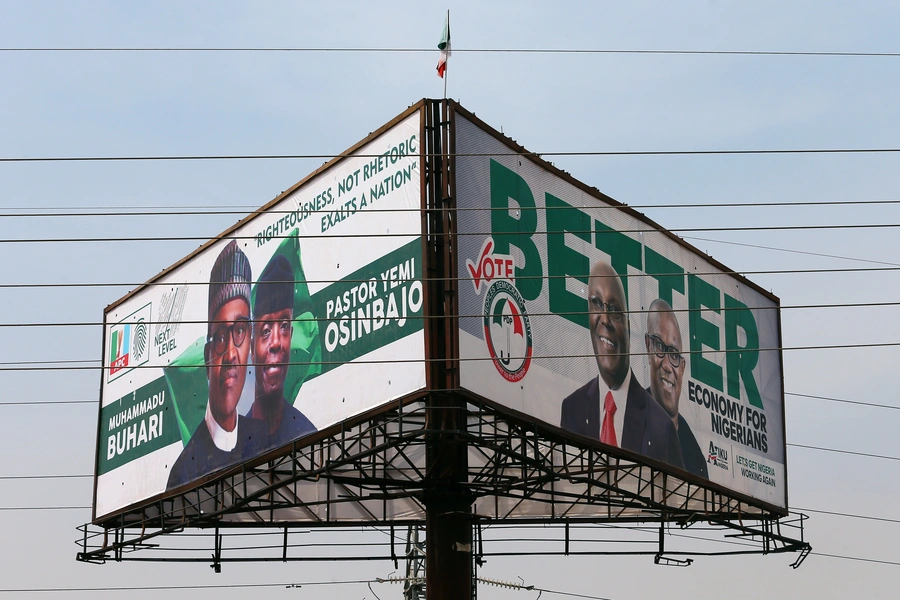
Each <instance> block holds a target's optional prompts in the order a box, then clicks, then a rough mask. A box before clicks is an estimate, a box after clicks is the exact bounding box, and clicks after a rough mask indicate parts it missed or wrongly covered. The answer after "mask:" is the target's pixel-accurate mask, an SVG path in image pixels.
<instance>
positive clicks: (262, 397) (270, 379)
mask: <svg viewBox="0 0 900 600" xmlns="http://www.w3.org/2000/svg"><path fill="white" fill-rule="evenodd" d="M292 317H293V311H292V310H291V309H290V308H285V309H282V310H279V311H276V312H273V313H268V314H265V315H262V316H260V317H258V318H257V320H256V323H254V325H253V362H254V364H255V371H256V400H257V401H262V403H263V404H264V405H266V406H270V407H279V408H280V407H281V399H282V398H283V397H284V380H285V378H286V377H287V371H288V363H290V358H291V335H292V334H293V326H292V324H291V318H292Z"/></svg>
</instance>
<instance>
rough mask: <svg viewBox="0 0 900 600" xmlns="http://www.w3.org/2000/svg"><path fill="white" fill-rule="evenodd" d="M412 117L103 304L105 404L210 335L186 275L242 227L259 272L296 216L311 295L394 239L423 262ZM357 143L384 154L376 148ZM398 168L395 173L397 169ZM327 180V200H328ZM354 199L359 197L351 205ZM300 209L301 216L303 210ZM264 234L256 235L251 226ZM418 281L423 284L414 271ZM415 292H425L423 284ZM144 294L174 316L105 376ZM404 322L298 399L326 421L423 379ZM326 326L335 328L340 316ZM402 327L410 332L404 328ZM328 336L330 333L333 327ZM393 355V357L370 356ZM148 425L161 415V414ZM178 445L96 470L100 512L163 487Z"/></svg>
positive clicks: (160, 314) (168, 420) (417, 340)
mask: <svg viewBox="0 0 900 600" xmlns="http://www.w3.org/2000/svg"><path fill="white" fill-rule="evenodd" d="M419 122H420V118H419V114H418V113H414V114H412V115H410V116H409V117H407V118H405V119H404V120H402V121H401V122H399V123H398V124H396V125H395V126H394V127H392V128H391V129H390V130H388V131H387V132H385V133H383V134H382V135H381V136H379V137H377V138H375V139H373V140H372V141H371V142H369V143H367V144H366V145H364V146H362V147H360V148H359V149H358V150H356V151H355V152H354V153H353V155H352V156H350V157H348V158H346V159H344V160H342V161H340V162H338V163H337V164H336V165H335V166H333V167H331V168H330V169H328V170H327V171H325V172H323V173H321V174H319V175H317V176H315V177H313V178H312V179H310V180H309V181H307V182H306V183H305V184H304V185H302V186H301V187H300V188H298V189H296V190H294V191H293V192H291V193H290V194H288V195H287V196H286V197H285V198H283V199H282V200H281V201H280V202H279V203H278V204H276V205H274V206H272V207H270V208H269V209H268V211H267V212H266V213H264V214H261V215H259V216H257V217H254V218H252V219H250V220H248V221H247V222H246V223H245V224H243V225H242V226H241V227H240V228H238V229H237V230H235V231H233V232H231V233H229V237H228V238H223V239H221V240H219V241H217V242H216V243H214V244H212V245H211V246H209V247H208V248H206V249H205V250H203V251H202V252H200V253H199V254H197V255H195V256H193V257H191V258H190V260H188V261H186V262H184V263H183V264H181V265H179V266H178V267H177V268H175V269H174V270H172V271H171V272H169V273H167V274H166V275H165V276H163V277H162V278H160V279H159V280H157V281H155V282H154V283H153V285H149V286H147V287H145V288H143V289H141V290H139V291H138V292H137V293H136V294H134V295H133V296H131V297H130V298H128V300H126V301H125V302H123V303H122V304H119V305H118V306H115V308H113V309H112V310H111V311H109V312H107V313H106V315H105V319H106V324H107V325H106V327H105V344H106V347H105V352H104V368H105V372H104V373H105V374H104V378H103V383H102V391H101V410H103V408H107V409H108V408H110V407H112V408H114V407H113V406H112V405H113V404H115V403H116V402H118V401H119V399H120V398H124V397H127V396H129V395H130V394H134V393H135V392H136V390H138V389H139V388H141V387H142V386H145V385H148V384H151V383H152V382H154V381H157V380H159V378H160V377H162V375H163V372H164V371H163V368H164V367H165V366H166V365H167V364H169V362H170V361H171V360H173V359H174V358H175V357H176V356H178V354H179V353H180V352H183V351H184V350H185V349H187V348H188V347H190V346H191V345H192V344H195V343H197V341H198V340H200V339H201V338H205V336H206V335H207V324H206V323H205V322H204V321H206V319H207V318H208V317H207V310H208V308H207V304H208V287H207V286H206V285H191V284H192V283H193V284H196V283H208V282H209V277H210V269H211V267H212V265H213V263H214V261H215V260H216V257H217V256H218V255H219V253H220V252H221V250H222V248H224V247H225V245H226V244H228V243H229V241H230V240H231V239H237V242H238V244H239V247H240V249H241V250H242V251H243V252H244V253H245V254H246V256H247V257H248V259H249V262H250V265H251V269H252V276H253V281H254V282H255V281H256V279H257V278H258V276H259V275H260V273H261V272H262V270H263V268H264V266H265V265H266V263H267V261H268V260H269V259H270V258H271V256H272V254H273V252H274V251H275V250H276V248H277V247H278V245H279V243H280V242H281V241H282V240H281V239H280V238H279V237H278V236H284V235H286V234H287V233H288V232H290V231H292V230H293V229H294V228H298V229H299V245H300V250H301V252H302V266H303V269H304V271H305V274H306V278H307V280H308V281H309V284H308V285H309V293H310V295H311V296H315V294H316V293H317V292H321V291H322V290H324V289H326V288H327V287H328V286H329V285H330V283H331V282H337V281H339V280H341V279H344V278H348V277H349V276H351V274H353V273H355V272H356V271H358V270H360V269H364V268H366V267H367V266H369V265H372V264H373V263H374V261H377V259H379V258H382V257H385V256H386V255H389V254H391V253H392V252H397V251H398V249H401V248H402V249H405V251H407V252H415V258H414V261H415V262H421V256H422V254H421V246H420V244H421V238H420V233H421V219H420V212H419V208H420V202H421V199H420V176H419V169H420V165H419V156H418V141H419ZM392 151H393V153H394V154H393V156H392V154H391V153H392ZM360 155H382V158H380V159H379V158H372V157H371V156H360ZM379 161H380V162H379ZM397 173H401V175H400V176H399V177H397V178H396V179H395V178H394V177H395V175H396V174H397ZM402 173H405V174H406V177H404V176H403V175H402ZM410 175H411V176H410ZM387 179H390V181H387ZM351 181H352V183H351ZM339 187H340V188H341V189H340V191H339ZM373 187H375V188H378V187H380V189H379V190H378V191H376V192H375V194H374V195H375V196H377V198H373V195H372V194H371V193H370V192H371V190H372V188H373ZM329 191H330V194H331V196H330V198H331V201H330V202H327V198H329V196H328V192H329ZM361 194H364V195H365V197H366V198H367V201H368V202H367V206H365V207H363V206H361V204H362V203H361V202H360V195H361ZM317 196H318V197H319V198H325V199H326V204H325V205H322V204H321V202H322V200H319V204H318V206H317V200H316V198H317ZM351 199H354V200H356V206H355V208H354V205H353V204H352V202H351ZM316 208H319V212H315V211H316ZM310 209H312V210H310ZM297 210H299V211H300V212H299V213H295V214H294V216H293V217H291V216H290V215H289V213H290V212H291V211H297ZM286 215H289V216H288V217H287V219H288V220H286V221H282V222H281V223H279V220H281V219H285V216H286ZM299 215H304V216H303V217H302V218H299ZM329 215H330V216H331V218H332V220H331V221H330V222H326V223H325V224H324V225H323V219H328V218H329ZM326 225H327V226H326ZM267 229H268V231H269V233H270V234H271V233H275V234H276V235H275V236H268V237H267V236H266V232H267ZM323 229H324V231H323ZM260 234H262V237H261V238H259V237H258V236H260ZM307 236H308V237H307ZM353 236H362V237H353ZM243 238H246V239H243ZM269 238H271V239H269ZM415 268H416V269H417V270H418V271H419V272H420V271H421V265H420V264H419V265H415ZM401 273H402V270H401ZM388 276H389V277H391V275H388ZM396 276H397V272H396V271H395V272H394V274H393V278H394V279H396ZM380 285H381V283H379V286H380ZM407 287H408V286H407ZM407 287H403V288H402V289H403V290H404V298H403V301H404V302H406V303H407V304H404V305H403V307H402V308H403V309H404V310H407V311H408V312H409V313H412V312H414V309H416V310H417V311H418V312H419V313H421V312H422V307H421V304H422V303H421V301H419V302H418V306H414V303H415V302H416V301H417V298H416V294H415V290H413V291H412V292H409V290H408V289H407ZM418 288H419V292H421V284H420V283H419V284H418ZM379 289H380V288H379ZM418 300H421V294H419V296H418ZM397 303H398V306H400V303H401V300H399V299H398V300H397ZM147 305H149V306H150V309H149V310H150V313H151V319H152V321H154V322H155V321H160V320H169V323H168V325H163V326H161V327H160V326H157V325H152V326H151V327H150V333H151V335H150V338H149V347H147V348H145V349H144V350H143V351H144V352H149V358H148V359H144V355H143V354H142V355H140V358H142V360H146V362H144V363H143V364H141V365H139V366H138V367H137V368H127V369H122V370H121V371H120V372H118V373H115V375H113V376H110V374H109V370H108V367H109V366H110V364H109V363H110V351H111V348H110V343H111V334H112V331H113V330H114V329H116V327H118V330H119V331H120V332H121V331H123V330H124V328H123V324H122V321H123V320H124V321H125V322H126V323H127V322H132V325H133V327H132V330H131V332H130V333H132V332H134V331H135V330H136V329H137V326H136V322H137V320H138V317H140V316H144V317H145V315H146V313H147V310H148V309H147V308H145V307H147ZM133 314H134V315H135V316H132V315H133ZM345 314H346V313H345ZM315 316H316V317H317V318H318V319H320V321H319V333H320V337H321V340H322V348H323V357H324V358H323V360H324V361H327V360H328V358H327V353H326V352H325V345H326V344H325V335H326V330H327V328H328V325H329V323H330V321H329V320H324V319H325V317H326V315H315ZM295 317H296V315H295ZM144 320H145V321H146V318H145V319H144ZM335 320H336V319H335ZM395 326H396V324H395ZM402 326H403V325H400V327H402ZM405 326H406V329H405V330H403V329H399V328H398V333H397V334H396V337H397V339H395V340H393V341H391V342H390V343H388V344H386V345H383V346H381V347H377V348H372V349H370V350H369V351H368V352H367V353H366V354H364V355H363V356H360V357H358V358H356V359H355V360H354V361H352V362H350V363H348V364H344V365H341V366H337V367H336V368H332V369H331V370H330V371H328V372H325V373H323V374H322V375H319V376H318V377H314V378H312V379H309V380H307V381H306V382H304V383H303V386H302V388H301V390H300V392H299V394H298V397H297V398H296V399H293V400H294V406H295V407H296V408H297V409H299V410H300V411H301V412H302V413H303V414H304V415H306V416H307V417H308V418H309V420H310V421H312V423H313V424H314V425H315V427H316V428H317V429H318V430H321V429H323V428H325V427H328V426H330V425H333V424H335V423H337V422H339V421H341V420H343V419H346V418H349V417H352V416H353V415H357V414H359V413H361V412H364V411H366V410H369V409H372V408H375V407H378V406H380V405H382V404H384V403H386V402H388V401H390V400H391V399H395V398H398V397H401V396H403V395H405V394H408V393H410V392H412V391H415V390H417V389H420V388H422V387H424V385H425V369H424V333H423V330H422V320H421V318H417V319H409V320H407V321H406V323H405ZM332 328H333V329H334V330H335V331H338V330H339V329H338V328H337V325H336V324H335V325H332ZM158 329H162V330H165V329H168V330H169V332H168V333H167V334H164V337H163V338H157V330H158ZM408 331H412V333H407V332H408ZM144 333H145V332H142V335H143V334H144ZM117 335H118V336H122V335H123V334H122V333H119V334H117ZM295 335H296V326H295ZM331 339H332V341H334V340H335V339H336V338H331ZM360 339H362V338H360ZM131 340H132V341H133V338H131ZM348 343H350V342H348ZM388 360H395V361H398V362H390V363H388V362H372V361H388ZM251 361H252V358H251ZM132 362H133V361H132ZM254 377H255V376H254V373H253V370H252V367H250V370H249V372H248V374H247V378H246V381H245V384H244V388H243V392H242V396H241V400H240V403H239V405H238V413H239V414H241V415H245V414H246V413H247V411H248V410H249V408H250V405H251V404H252V402H253V397H254V381H255V379H254ZM288 400H292V399H290V398H289V399H288ZM169 404H171V400H170V399H169ZM165 407H166V398H163V402H162V404H159V405H158V406H156V408H158V409H159V410H163V411H165ZM169 408H171V406H169ZM172 412H173V411H169V412H163V415H164V417H160V418H163V419H164V421H163V423H162V427H172V426H174V421H175V419H174V418H173V415H172V414H171V413H172ZM145 420H146V419H145ZM101 425H103V424H102V423H101ZM153 425H154V426H159V424H158V423H157V422H156V421H154V423H153ZM101 430H102V427H101ZM167 431H171V430H167ZM151 435H152V434H151ZM101 437H102V433H101ZM182 448H183V442H182V440H181V439H178V440H177V441H176V442H173V443H171V444H168V445H166V446H165V447H163V448H160V449H157V450H155V451H153V452H151V453H149V454H145V455H143V456H140V457H137V458H135V459H133V460H129V461H128V462H126V463H125V464H123V465H121V466H118V467H116V468H114V469H112V470H110V471H108V472H105V473H101V474H100V475H99V476H98V477H97V482H96V485H97V488H96V505H95V511H96V513H95V514H96V517H98V518H99V517H101V516H103V515H106V514H109V513H111V512H113V511H116V510H118V509H121V508H124V507H126V506H130V505H132V504H135V503H138V502H140V501H142V500H146V499H148V498H151V497H153V496H155V495H158V494H160V493H163V492H165V490H166V482H167V477H168V474H169V469H170V468H171V466H172V464H173V462H174V461H175V460H176V458H177V457H178V455H179V454H180V453H181V450H182ZM106 452H107V439H100V440H98V461H100V460H101V458H102V455H103V454H104V453H106Z"/></svg>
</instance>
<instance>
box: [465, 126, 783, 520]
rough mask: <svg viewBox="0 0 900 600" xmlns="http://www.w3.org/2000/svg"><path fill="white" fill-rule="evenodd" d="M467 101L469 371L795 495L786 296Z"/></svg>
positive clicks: (512, 400)
mask: <svg viewBox="0 0 900 600" xmlns="http://www.w3.org/2000/svg"><path fill="white" fill-rule="evenodd" d="M465 114H466V113H465V112H464V111H462V110H457V112H456V118H455V121H454V125H455V140H456V152H457V158H456V188H455V190H456V201H457V210H458V216H457V226H458V233H459V239H458V254H457V269H458V273H459V277H460V282H459V313H460V315H461V317H460V320H459V348H460V384H461V386H462V387H463V388H465V389H467V390H470V391H472V392H474V393H477V394H479V395H480V396H482V397H484V398H486V399H488V400H491V401H493V402H494V403H496V404H499V405H502V406H504V407H507V408H510V409H513V410H515V411H517V412H518V413H521V414H524V415H526V416H528V417H529V418H533V419H536V420H539V421H542V422H544V423H546V424H549V425H552V426H554V427H558V428H560V429H562V430H565V431H567V432H569V433H571V434H575V435H578V436H581V437H583V438H585V439H591V440H595V441H596V442H598V443H600V444H606V445H608V446H611V447H616V448H619V449H620V450H621V451H624V453H623V454H622V455H623V456H628V454H627V453H631V454H632V455H634V458H635V460H647V459H649V461H651V462H653V461H655V463H658V464H659V465H660V466H666V467H668V468H669V469H670V470H671V472H672V473H674V474H678V475H681V476H683V477H685V478H686V479H693V480H695V481H699V482H703V483H709V482H712V483H713V484H717V485H719V486H722V487H724V488H727V489H728V490H730V491H732V492H737V493H739V494H742V495H744V496H745V497H749V498H752V499H755V500H757V501H760V502H763V503H765V504H767V505H769V506H774V507H778V508H781V509H785V508H786V507H787V487H786V486H787V481H786V463H785V454H786V452H785V440H784V396H783V389H782V385H783V380H782V370H781V354H780V350H779V348H780V346H781V344H780V320H779V319H780V317H779V310H778V308H779V305H778V299H777V298H775V297H774V296H772V295H770V294H767V293H765V292H764V291H762V290H761V289H760V288H758V287H757V286H754V285H753V284H752V283H750V282H748V281H747V280H746V279H743V278H741V277H737V276H735V275H732V274H729V273H728V272H727V270H726V269H725V267H723V266H722V265H720V264H718V263H716V262H714V261H712V260H711V259H710V258H709V257H708V256H706V255H704V254H702V253H701V252H699V251H697V250H695V249H693V248H692V247H691V246H689V245H688V244H686V243H683V242H681V241H680V240H678V239H677V238H676V237H675V236H673V235H671V234H669V233H667V232H665V231H664V230H662V229H661V228H659V226H657V225H656V224H654V223H653V222H651V221H650V220H649V219H646V218H645V217H643V216H642V215H640V214H639V213H637V212H635V211H633V210H629V209H625V208H623V207H622V205H620V204H618V203H616V202H615V201H612V200H611V199H609V198H606V197H605V196H603V195H602V194H600V193H599V192H597V191H596V190H591V189H589V188H588V187H587V186H584V185H583V184H580V183H578V182H577V181H575V180H574V179H572V178H571V177H568V176H567V175H565V174H563V173H561V172H559V171H557V170H555V169H553V168H552V167H550V166H549V165H548V164H547V163H544V162H543V161H540V160H532V159H530V158H529V157H527V156H525V155H523V153H522V152H521V149H520V148H514V147H513V146H512V145H509V144H508V143H506V142H504V141H503V138H502V137H501V136H500V135H499V134H497V133H496V132H490V131H488V129H487V128H486V126H484V125H483V124H481V123H479V122H477V121H476V120H475V119H474V117H472V118H466V116H465ZM487 207H489V208H490V210H485V208H487Z"/></svg>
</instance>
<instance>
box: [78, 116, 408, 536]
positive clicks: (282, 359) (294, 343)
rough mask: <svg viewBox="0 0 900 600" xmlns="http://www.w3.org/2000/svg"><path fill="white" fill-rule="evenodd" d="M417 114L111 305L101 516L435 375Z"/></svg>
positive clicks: (99, 479)
mask: <svg viewBox="0 0 900 600" xmlns="http://www.w3.org/2000/svg"><path fill="white" fill-rule="evenodd" d="M419 130H420V115H419V112H418V111H415V110H411V111H409V113H407V115H406V116H405V117H403V118H399V119H398V120H397V121H396V122H394V123H393V124H392V125H391V126H390V127H387V128H385V129H384V130H383V131H382V132H381V133H380V134H376V135H374V136H370V138H369V140H368V141H366V142H365V143H363V144H361V145H359V146H358V147H356V148H355V149H354V151H353V152H351V153H350V154H349V155H348V156H346V157H344V158H341V159H339V160H335V161H333V162H332V163H331V164H330V165H329V166H328V167H327V168H325V169H323V170H322V171H321V172H319V173H316V174H314V175H313V176H310V177H309V178H307V179H306V180H304V181H303V182H301V183H300V184H298V185H296V186H295V187H294V188H292V189H291V190H289V191H288V192H287V193H285V194H283V195H282V196H281V197H280V198H279V199H278V200H277V201H276V202H274V203H273V204H271V205H269V206H267V207H266V208H265V210H263V211H261V212H260V213H259V214H256V215H254V216H253V217H250V218H247V219H245V220H244V221H242V222H241V223H240V224H239V226H237V227H236V228H234V229H233V230H230V231H229V232H227V234H225V235H223V236H222V237H221V238H218V239H216V240H214V241H213V242H211V243H210V244H207V245H206V246H205V247H204V248H202V249H201V250H200V251H198V252H197V253H195V254H193V255H191V256H189V257H188V258H186V259H185V260H183V261H182V262H180V263H179V264H178V265H176V266H175V267H173V268H172V269H170V270H168V271H167V272H166V273H164V274H163V275H162V276H161V277H158V278H156V279H154V280H152V281H151V282H150V283H149V284H147V285H145V286H143V287H142V288H140V289H138V290H137V291H135V292H134V293H132V294H130V295H129V296H127V297H126V298H125V299H123V300H122V301H120V302H118V303H116V304H115V305H113V306H112V307H110V308H109V309H107V311H106V313H105V339H104V357H103V369H104V371H103V380H102V389H101V408H100V423H99V434H98V448H97V462H96V495H95V513H94V518H95V519H99V518H101V517H103V516H104V515H109V514H111V513H113V512H115V511H118V510H120V509H122V508H125V507H128V506H132V505H135V504H138V503H140V502H141V501H144V500H147V499H149V498H153V497H156V496H158V495H160V494H164V493H166V492H169V491H171V492H175V491H177V490H184V489H188V488H189V486H190V485H191V484H192V483H196V482H198V481H200V480H202V479H204V478H205V477H207V476H209V475H212V474H215V473H216V472H219V471H222V470H223V469H227V468H230V467H233V466H235V465H238V464H240V463H242V462H245V461H248V460H252V459H253V458H255V457H258V456H260V455H262V454H263V453H265V452H267V451H269V450H272V449H274V448H278V447H282V446H284V445H286V444H289V443H291V442H294V441H295V440H298V439H303V438H304V437H306V436H310V435H312V434H314V433H315V432H317V431H320V430H322V429H324V428H326V427H329V426H331V425H334V424H335V423H338V422H341V421H343V420H345V419H347V418H350V417H352V416H354V415H358V414H360V413H363V412H365V411H368V410H370V409H373V408H377V407H378V406H381V405H383V404H385V403H386V402H388V401H390V400H392V399H395V398H398V397H401V396H404V395H406V394H409V393H410V392H413V391H416V390H419V389H421V388H423V387H424V386H425V366H424V365H425V361H424V358H425V342H424V329H423V319H422V316H423V306H424V298H423V291H424V290H423V286H422V281H421V279H422V268H423V267H422V256H423V246H422V244H423V241H422V235H421V230H422V227H421V216H420V207H421V193H420V190H421V184H420V169H421V165H420V160H421V159H420V154H419V153H420V149H419V143H420V131H419Z"/></svg>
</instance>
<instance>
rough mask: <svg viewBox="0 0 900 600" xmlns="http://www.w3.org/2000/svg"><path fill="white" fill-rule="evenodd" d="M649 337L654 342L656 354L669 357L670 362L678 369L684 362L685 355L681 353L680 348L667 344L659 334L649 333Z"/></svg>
mask: <svg viewBox="0 0 900 600" xmlns="http://www.w3.org/2000/svg"><path fill="white" fill-rule="evenodd" d="M647 339H649V340H650V341H651V342H653V351H654V352H655V353H656V356H658V357H660V358H663V357H668V359H669V363H671V365H672V366H673V367H675V368H676V369H677V368H678V367H680V366H681V363H682V362H684V356H682V355H681V352H680V351H679V350H678V348H676V347H675V346H666V343H665V342H663V341H662V338H661V337H659V336H658V335H651V334H647Z"/></svg>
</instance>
